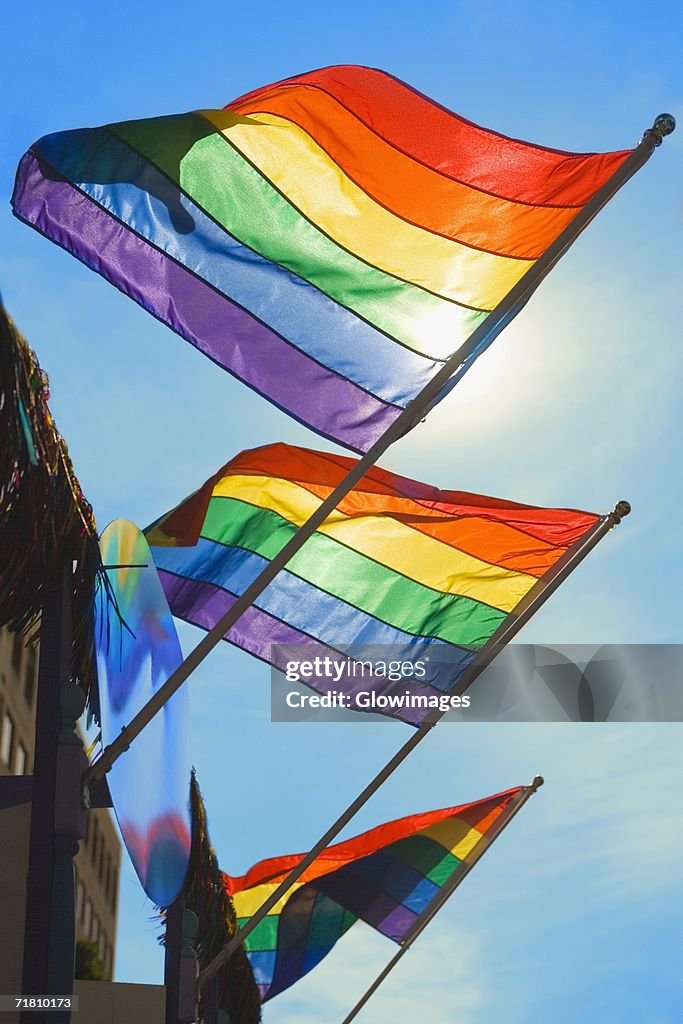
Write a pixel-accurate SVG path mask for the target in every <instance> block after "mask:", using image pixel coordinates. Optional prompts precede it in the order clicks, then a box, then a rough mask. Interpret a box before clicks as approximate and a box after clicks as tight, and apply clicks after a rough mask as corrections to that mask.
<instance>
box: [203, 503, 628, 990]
mask: <svg viewBox="0 0 683 1024" xmlns="http://www.w3.org/2000/svg"><path fill="white" fill-rule="evenodd" d="M630 511H631V506H630V505H629V504H628V502H626V501H620V502H619V503H618V504H617V505H616V507H615V509H614V511H613V512H610V513H609V515H606V516H602V517H601V518H600V519H599V520H598V521H597V523H595V525H594V526H593V527H592V528H591V529H590V530H589V531H588V533H586V534H585V535H584V536H583V538H581V540H580V541H578V542H577V543H576V544H575V545H573V547H572V548H570V549H569V551H568V552H567V553H566V555H565V556H564V557H563V558H561V559H560V560H559V561H558V562H557V563H556V565H555V566H554V567H553V569H551V570H550V571H549V572H548V573H547V574H546V576H545V577H544V578H543V579H541V580H539V581H538V583H537V584H535V586H533V587H532V588H531V590H530V591H529V594H528V595H527V598H528V599H527V600H525V601H524V602H523V607H521V608H520V610H519V612H518V613H515V614H514V615H513V616H512V621H509V620H508V621H506V622H505V623H503V625H502V626H501V627H500V628H499V629H498V630H497V632H496V633H494V635H493V636H492V637H491V639H490V640H489V641H488V642H487V643H486V644H485V645H484V646H483V647H482V649H481V650H480V652H479V654H478V655H477V657H476V658H475V660H474V661H473V662H472V664H471V665H470V667H469V668H468V669H466V670H465V672H464V673H463V675H462V676H461V677H460V680H459V681H458V683H457V685H456V686H455V687H454V688H453V690H452V691H450V693H451V695H452V696H456V695H459V694H463V693H464V692H465V690H467V689H468V687H470V686H471V685H472V683H473V682H474V681H475V679H476V678H477V677H478V676H479V675H481V673H482V672H483V671H484V670H485V669H486V668H488V666H489V665H490V664H491V662H492V661H493V659H494V658H495V657H496V656H497V655H498V654H499V653H500V651H501V650H502V649H503V648H504V647H505V645H506V644H507V643H508V642H509V641H510V640H511V639H512V638H513V636H515V635H516V634H517V633H518V632H519V631H520V630H521V629H522V628H523V627H524V626H525V625H526V624H527V622H528V621H529V619H531V618H532V616H533V615H534V614H535V613H536V612H537V611H538V609H539V608H540V607H541V606H542V605H544V604H545V602H546V601H547V600H548V598H549V597H550V596H551V594H553V593H554V592H555V591H556V590H557V588H558V587H559V586H560V584H561V583H562V582H563V581H564V580H565V579H566V578H567V577H568V576H569V575H570V574H571V573H572V572H573V571H574V569H576V567H577V566H578V565H579V564H580V563H581V562H582V561H583V560H584V558H585V557H586V556H587V555H588V554H589V553H590V552H591V551H592V550H593V548H594V547H595V546H596V544H598V543H599V542H600V541H601V540H602V538H603V537H604V536H605V535H606V534H607V533H609V531H610V530H611V529H613V527H615V526H617V525H618V524H619V523H620V522H621V520H622V518H623V517H624V516H627V515H628V514H629V512H630ZM446 714H448V712H447V711H433V712H431V713H430V714H429V715H428V716H427V717H426V718H425V720H424V722H423V723H422V725H421V726H420V727H419V729H416V731H415V732H414V733H413V735H412V736H411V737H410V739H409V740H407V741H406V742H405V743H404V744H403V746H402V747H401V748H400V749H399V750H398V751H397V752H396V753H395V754H394V756H393V757H392V758H391V759H390V760H389V761H388V762H387V763H386V764H385V766H384V767H383V768H382V769H381V771H380V772H379V773H378V774H377V775H376V776H375V778H374V779H373V780H372V782H370V783H369V784H368V785H367V786H366V787H365V789H364V790H363V791H362V793H360V794H359V795H358V796H357V797H356V799H355V800H354V801H353V802H352V803H351V804H349V806H348V807H347V808H346V810H345V811H344V812H343V813H342V814H341V815H340V816H339V817H338V818H337V820H336V821H335V823H334V825H332V826H331V827H330V828H329V829H328V830H327V832H326V833H325V834H324V835H323V836H322V837H321V838H320V839H319V840H318V842H317V843H316V844H315V846H314V847H313V848H312V849H311V850H310V851H309V852H308V853H307V854H306V856H305V857H303V858H302V860H301V861H300V862H299V863H298V864H297V865H296V867H295V868H293V869H292V871H290V873H289V874H288V875H287V877H286V878H285V879H284V880H283V881H282V882H281V883H280V885H279V886H278V887H277V889H275V891H274V892H272V893H271V895H270V896H269V897H268V898H267V899H266V900H265V901H264V902H263V903H262V904H261V906H260V907H259V908H258V910H257V911H256V912H255V913H254V914H253V915H252V917H250V918H249V920H248V921H247V922H246V923H245V924H244V925H243V926H242V927H241V928H240V929H239V931H238V932H236V933H235V935H233V936H232V938H231V939H230V940H229V941H228V942H226V944H225V945H224V946H223V949H222V950H221V951H220V953H218V954H217V955H216V956H215V957H214V959H213V960H212V961H211V962H210V963H209V964H207V966H206V967H205V968H204V970H203V971H202V972H201V973H200V975H199V978H198V979H197V983H198V985H199V988H200V990H201V989H202V988H203V986H204V985H205V984H206V983H207V981H210V980H211V978H213V977H214V976H215V975H216V974H217V973H218V971H219V970H220V969H221V967H222V966H223V964H224V963H226V962H227V961H228V960H229V959H230V957H231V956H232V954H233V953H234V952H235V950H236V949H237V948H238V946H240V945H241V944H242V942H243V941H244V940H245V939H246V937H247V936H248V935H250V934H251V932H252V931H253V930H254V928H256V926H257V925H258V924H260V922H261V921H262V920H263V918H264V917H265V916H266V915H267V913H268V911H269V910H271V909H272V908H273V907H274V906H275V904H276V903H278V902H279V901H280V900H281V899H282V897H283V896H285V895H286V894H287V893H288V892H289V890H290V889H291V887H292V886H293V885H294V884H295V882H296V881H297V880H298V879H299V878H300V877H301V875H303V873H304V871H305V870H306V869H307V868H308V867H309V866H310V865H311V864H312V863H313V861H314V860H315V859H316V857H318V856H319V855H320V854H321V853H322V852H323V850H325V849H326V848H327V846H329V844H330V843H331V842H332V840H333V839H335V838H336V837H337V835H338V834H339V833H340V832H341V830H342V829H343V828H344V826H345V825H347V824H348V823H349V822H350V821H351V819H352V818H353V817H354V816H355V815H356V814H357V812H358V811H359V810H360V809H361V807H363V805H364V804H366V803H367V801H368V800H369V799H370V797H371V796H372V795H373V794H374V793H375V792H376V791H377V790H378V789H379V788H380V786H381V785H382V784H383V783H384V782H386V780H387V779H388V778H389V776H390V775H392V774H393V772H394V771H395V770H396V769H397V768H398V766H399V765H400V764H401V763H402V762H403V761H405V759H406V758H407V757H408V755H409V754H410V753H412V751H413V750H414V749H415V747H417V746H418V744H420V743H421V742H422V740H424V739H425V737H426V736H428V735H429V733H430V732H431V730H432V729H433V728H434V726H435V725H436V724H437V723H438V722H440V721H441V719H442V718H443V717H444V716H445V715H446Z"/></svg>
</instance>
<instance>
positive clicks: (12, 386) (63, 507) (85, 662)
mask: <svg viewBox="0 0 683 1024" xmlns="http://www.w3.org/2000/svg"><path fill="white" fill-rule="evenodd" d="M49 397H50V392H49V385H48V379H47V376H46V374H45V373H44V372H43V370H42V369H41V367H40V364H39V363H38V359H37V358H36V355H35V352H33V351H32V349H31V348H30V347H29V345H28V344H27V342H26V341H25V339H24V338H23V337H22V336H21V334H20V333H19V331H18V330H17V328H16V327H15V325H14V323H13V322H12V320H11V319H10V317H9V316H8V314H7V312H6V311H5V309H4V308H3V306H2V305H1V304H0V439H1V443H0V553H1V554H0V626H6V627H8V628H9V629H10V630H12V631H13V632H15V633H23V634H24V635H25V637H26V642H27V643H35V642H37V641H38V640H39V639H40V614H41V610H42V607H43V604H44V600H45V595H46V593H47V591H48V590H49V589H50V588H52V587H55V586H58V585H59V581H61V579H62V574H63V569H64V565H65V564H67V560H71V561H72V562H73V566H74V568H73V607H72V615H73V643H72V654H71V676H72V679H73V680H74V681H75V682H77V683H78V684H79V685H80V686H81V688H82V689H83V691H84V692H85V694H86V697H89V696H93V695H94V694H95V693H96V665H95V657H94V631H93V612H92V609H93V593H94V587H95V584H96V581H97V578H98V573H99V569H100V565H101V562H100V557H99V549H98V545H97V531H96V526H95V519H94V517H93V511H92V507H91V506H90V504H89V503H88V501H86V498H85V496H84V494H83V491H82V490H81V486H80V484H79V482H78V479H77V477H76V474H75V473H74V469H73V466H72V464H71V459H70V458H69V452H68V449H67V446H66V443H65V441H64V438H63V437H62V436H61V434H60V433H59V431H58V430H57V427H56V425H55V422H54V420H53V418H52V415H51V413H50V409H49V406H48V400H49Z"/></svg>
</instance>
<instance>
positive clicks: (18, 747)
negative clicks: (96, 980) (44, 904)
mask: <svg viewBox="0 0 683 1024" xmlns="http://www.w3.org/2000/svg"><path fill="white" fill-rule="evenodd" d="M37 683H38V651H37V650H36V649H35V648H32V647H25V646H24V641H23V640H22V638H21V637H18V636H16V635H15V634H13V633H10V632H9V631H8V630H4V629H0V775H8V774H12V775H30V774H31V773H32V772H33V756H34V751H35V714H36V696H37V693H36V690H37ZM75 866H76V890H75V891H76V907H75V911H76V938H77V939H86V940H89V941H91V942H94V943H95V945H96V946H97V948H98V951H99V956H100V960H101V961H102V963H103V964H104V968H105V970H106V972H107V975H108V977H109V978H111V977H112V976H113V970H114V951H115V948H116V919H117V909H118V890H119V873H120V868H121V843H120V840H119V837H118V833H117V831H116V828H115V826H114V823H113V821H112V818H111V813H110V812H109V811H108V810H105V809H101V810H94V811H90V812H89V814H88V816H87V834H86V838H85V840H84V841H83V842H82V843H81V846H80V850H79V851H78V855H77V857H76V859H75Z"/></svg>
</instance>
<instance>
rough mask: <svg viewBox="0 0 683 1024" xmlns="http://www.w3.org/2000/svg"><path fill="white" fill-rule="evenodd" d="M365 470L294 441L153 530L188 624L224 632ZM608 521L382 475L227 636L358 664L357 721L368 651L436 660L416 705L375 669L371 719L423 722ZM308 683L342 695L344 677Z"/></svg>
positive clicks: (373, 474)
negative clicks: (237, 605)
mask: <svg viewBox="0 0 683 1024" xmlns="http://www.w3.org/2000/svg"><path fill="white" fill-rule="evenodd" d="M354 461H355V460H354V459H352V458H349V457H346V456H341V455H333V454H329V453H324V452H316V451H311V450H309V449H305V448H294V447H291V446H289V445H285V444H274V445H269V446H266V447H264V448H257V449H254V450H253V451H246V452H242V453H241V454H240V455H238V456H236V458H234V459H232V461H231V462H228V463H227V465H225V466H223V468H222V469H220V470H219V471H218V473H216V474H215V476H213V477H211V479H209V480H207V482H206V483H205V484H204V485H203V487H201V488H200V489H199V490H198V491H196V492H195V493H194V494H192V495H191V496H190V497H189V498H187V499H186V500H185V501H183V502H182V503H181V504H180V505H178V506H177V508H175V509H173V510H172V511H171V512H169V513H167V514H166V515H164V516H162V517H161V518H160V519H159V520H157V522H155V523H154V524H152V526H150V527H148V528H147V530H146V531H145V532H146V536H147V539H148V541H149V544H150V547H151V550H152V554H153V557H154V561H155V563H156V565H157V568H158V570H159V575H160V578H161V581H162V585H163V587H164V590H165V592H166V596H167V598H168V601H169V605H170V607H171V611H172V612H173V614H174V615H176V616H178V617H180V618H182V619H185V620H186V621H188V622H191V623H193V624H194V625H197V626H201V627H203V628H204V629H210V628H211V627H212V626H213V625H215V623H216V622H217V621H218V620H219V619H220V618H221V617H222V616H223V614H224V613H225V612H226V611H227V610H228V608H230V607H231V605H232V604H233V603H234V602H235V600H236V597H237V596H238V595H240V594H241V593H242V592H243V591H244V590H245V589H246V587H247V586H248V585H249V584H250V583H251V582H252V581H253V580H254V579H255V578H256V577H257V576H258V575H259V573H260V572H261V570H262V569H263V568H264V567H265V565H266V564H267V562H268V561H269V560H270V559H271V558H273V557H274V555H275V554H276V553H277V552H278V551H280V549H281V548H282V547H283V546H284V545H285V543H286V542H287V541H288V540H289V539H290V537H292V535H293V534H294V533H295V532H296V530H297V528H298V527H299V526H301V524H302V523H304V522H305V521H306V519H308V518H309V516H310V515H311V514H312V513H313V512H314V511H315V509H316V508H317V507H318V506H319V505H320V503H321V501H322V500H324V499H325V498H326V497H327V496H328V495H329V494H330V492H331V491H332V490H333V489H334V488H335V487H336V485H337V484H338V483H339V482H340V480H342V479H343V478H344V476H345V475H346V474H347V473H348V472H349V470H350V469H351V468H352V466H353V464H354ZM598 518H599V517H598V516H596V515H594V514H592V513H589V512H577V511H571V510H566V509H547V508H535V507H533V506H530V505H519V504H517V503H515V502H510V501H504V500H501V499H497V498H486V497H482V496H480V495H474V494H465V493H461V492H458V491H440V490H438V489H437V488H435V487H430V486H428V485H427V484H421V483H418V482H417V481H415V480H409V479H407V478H406V477H400V476H397V475H395V474H393V473H388V472H386V471H385V470H382V469H379V468H378V467H375V468H373V469H371V470H370V472H369V473H368V474H367V475H366V476H365V477H364V478H363V479H362V481H361V482H360V483H359V484H357V485H356V487H355V488H354V489H353V490H352V491H351V492H350V493H349V494H348V495H347V496H346V497H345V498H343V499H342V501H341V502H340V504H339V507H338V508H337V510H336V511H335V512H334V513H333V514H332V515H331V516H330V517H329V518H328V519H327V520H326V521H325V523H324V524H323V525H322V526H321V527H319V529H318V530H317V532H316V533H315V534H314V535H313V536H312V537H311V538H310V539H309V540H307V541H306V543H305V544H304V545H303V547H302V548H301V550H300V551H299V552H298V553H297V554H296V555H295V556H294V557H293V558H292V559H291V560H290V561H289V563H288V565H287V567H286V568H285V569H283V570H282V571H281V572H280V573H278V575H277V577H276V578H275V579H274V580H273V582H272V583H271V584H270V585H269V586H268V587H267V588H266V589H265V590H264V591H263V593H262V594H261V595H260V596H259V597H258V598H257V599H256V601H255V602H254V604H253V605H252V606H251V607H250V608H249V609H248V610H247V611H246V612H245V613H244V614H243V615H242V616H241V617H240V618H239V620H238V621H237V622H236V623H235V625H234V626H233V627H232V628H231V629H230V630H229V632H228V633H227V634H226V637H225V639H226V640H229V641H230V642H231V643H233V644H236V645H237V646H239V647H242V648H244V649H245V650H247V651H249V652H250V653H251V654H254V655H256V656H257V657H259V658H262V659H264V660H265V661H267V662H271V663H272V664H274V665H276V666H277V667H278V668H281V669H283V670H285V669H286V667H287V663H288V661H289V660H290V658H291V652H292V649H294V650H295V651H298V652H302V653H301V655H300V656H301V657H305V658H306V659H310V658H313V657H320V658H325V657H329V658H331V659H332V660H333V661H334V662H335V664H340V665H342V666H343V664H344V662H345V660H346V662H347V666H346V670H345V674H343V676H342V677H341V679H339V680H335V689H337V690H343V691H344V692H345V693H346V695H347V696H348V699H349V701H350V702H352V709H353V710H359V709H360V708H359V707H358V706H357V704H356V697H355V695H356V694H358V693H359V692H361V691H362V692H363V693H365V692H367V690H368V676H367V675H366V674H362V675H357V674H355V668H354V664H355V663H357V660H358V659H357V653H358V650H359V646H358V645H361V650H362V652H368V653H369V652H371V651H373V650H375V651H377V652H378V656H379V655H381V654H382V653H384V654H385V656H387V654H388V653H390V657H391V659H392V660H393V661H399V662H404V661H406V662H407V661H412V662H417V661H418V660H421V661H424V663H425V664H426V665H427V666H428V669H427V670H425V671H426V674H425V675H424V676H421V677H419V678H417V679H413V680H412V681H411V683H410V692H411V695H412V697H413V698H414V695H415V694H418V695H420V696H421V698H424V702H423V703H422V706H415V704H416V702H415V700H414V699H411V700H407V699H406V697H407V694H406V682H405V680H404V678H403V676H401V677H400V678H399V679H391V678H389V677H388V676H381V677H380V676H378V675H377V674H375V675H374V677H373V678H372V686H371V689H372V691H373V692H374V693H375V694H376V695H377V699H379V697H380V696H381V697H382V698H383V700H382V701H380V702H379V703H380V704H382V703H383V704H384V707H380V706H379V705H378V704H375V705H374V706H373V707H369V708H367V710H371V711H372V710H375V711H378V710H379V711H382V713H384V714H387V715H390V716H392V717H397V718H400V719H401V720H403V721H407V722H411V723H412V724H415V725H417V724H419V722H421V721H422V719H423V718H424V717H425V716H426V714H427V713H428V711H429V709H430V708H433V707H435V706H436V705H435V703H434V701H437V702H438V701H440V699H441V698H443V697H444V694H446V693H447V692H448V691H449V690H451V689H452V688H453V686H454V685H455V683H456V682H457V681H458V679H459V678H460V677H461V676H462V673H463V672H464V671H465V670H466V669H467V667H468V666H469V665H470V664H471V663H472V661H473V660H474V658H475V657H476V654H477V651H479V650H480V649H481V648H482V647H483V646H484V644H486V643H487V641H489V640H490V639H491V637H492V636H493V635H494V634H495V633H496V632H497V631H498V630H499V629H500V628H501V627H503V626H504V625H506V624H507V623H508V621H509V619H510V618H511V617H512V616H514V614H515V609H516V608H517V607H518V605H519V603H520V602H521V601H522V600H524V599H525V598H526V597H527V595H529V594H530V592H531V591H532V589H533V588H534V587H542V586H543V583H544V581H545V580H546V578H547V574H548V573H549V572H551V571H552V569H553V567H554V566H555V565H556V564H557V562H558V560H559V559H561V558H563V557H564V556H566V555H567V554H568V552H571V551H572V550H573V549H574V546H575V545H577V544H579V543H580V542H581V540H582V538H583V537H584V536H585V534H586V531H587V530H589V529H590V528H591V527H592V526H593V525H594V524H595V523H596V521H597V520H598ZM302 645H303V646H302ZM354 658H355V662H352V659H354ZM302 681H303V682H305V683H306V684H307V685H308V686H310V687H312V688H313V689H316V690H318V691H319V692H326V691H327V690H329V689H331V686H330V680H329V678H322V677H321V678H307V679H303V680H302ZM390 697H391V698H392V700H391V701H388V698H390ZM384 698H386V699H384ZM400 698H402V699H401V700H399V699H400ZM387 701H388V703H387ZM438 706H441V705H438Z"/></svg>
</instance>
